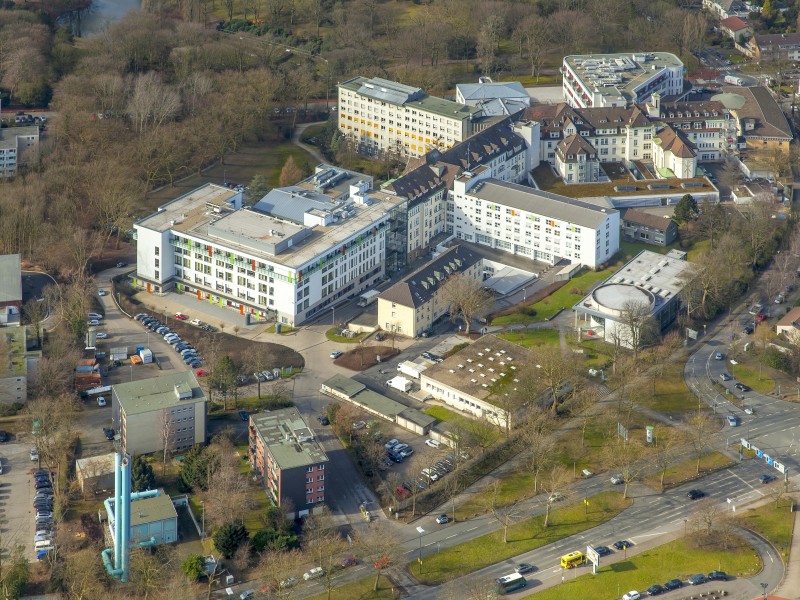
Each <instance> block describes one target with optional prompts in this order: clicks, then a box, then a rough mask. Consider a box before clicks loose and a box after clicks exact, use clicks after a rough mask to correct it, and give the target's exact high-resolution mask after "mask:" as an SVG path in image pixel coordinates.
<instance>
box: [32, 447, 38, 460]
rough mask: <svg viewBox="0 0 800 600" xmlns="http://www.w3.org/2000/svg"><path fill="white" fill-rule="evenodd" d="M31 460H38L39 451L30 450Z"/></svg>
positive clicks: (35, 449) (36, 449)
mask: <svg viewBox="0 0 800 600" xmlns="http://www.w3.org/2000/svg"><path fill="white" fill-rule="evenodd" d="M31 460H32V461H37V460H39V449H38V448H31Z"/></svg>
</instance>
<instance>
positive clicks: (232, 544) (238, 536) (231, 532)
mask: <svg viewBox="0 0 800 600" xmlns="http://www.w3.org/2000/svg"><path fill="white" fill-rule="evenodd" d="M248 538H249V536H248V535H247V529H245V527H244V525H242V524H241V523H240V522H236V521H228V522H227V523H224V524H223V525H222V526H221V527H220V528H219V529H217V530H216V531H215V532H214V535H213V536H212V539H213V540H214V547H215V548H216V549H217V550H218V551H219V552H220V554H222V556H223V557H224V558H230V557H232V556H233V555H234V554H236V551H237V550H238V549H239V546H241V545H242V544H243V543H245V542H246V541H247V540H248Z"/></svg>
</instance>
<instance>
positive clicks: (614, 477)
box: [611, 475, 625, 485]
mask: <svg viewBox="0 0 800 600" xmlns="http://www.w3.org/2000/svg"><path fill="white" fill-rule="evenodd" d="M611 483H613V484H614V485H619V484H621V483H625V479H624V478H623V477H622V475H612V476H611Z"/></svg>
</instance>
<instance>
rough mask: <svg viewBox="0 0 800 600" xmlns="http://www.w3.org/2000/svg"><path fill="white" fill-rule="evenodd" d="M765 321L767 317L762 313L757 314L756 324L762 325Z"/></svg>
mask: <svg viewBox="0 0 800 600" xmlns="http://www.w3.org/2000/svg"><path fill="white" fill-rule="evenodd" d="M766 320H767V315H765V314H764V313H758V314H757V315H756V323H763V322H764V321H766Z"/></svg>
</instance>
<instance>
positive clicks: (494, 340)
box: [423, 335, 530, 402]
mask: <svg viewBox="0 0 800 600" xmlns="http://www.w3.org/2000/svg"><path fill="white" fill-rule="evenodd" d="M480 357H484V358H480ZM529 357H530V351H529V350H528V349H527V348H523V347H522V346H518V345H517V344H514V343H513V342H509V341H507V340H504V339H501V338H498V337H497V336H494V335H485V336H483V337H481V338H480V339H479V340H478V341H476V342H475V343H474V344H471V345H469V346H467V347H466V348H464V349H462V350H459V351H458V352H456V353H455V354H454V355H452V356H450V357H448V358H446V359H445V360H444V362H441V363H439V364H437V365H434V366H432V367H431V368H429V369H428V370H426V371H425V373H424V374H423V377H425V378H427V379H430V380H432V381H437V382H440V383H442V384H444V385H446V386H448V387H450V388H452V389H456V390H458V391H459V392H462V393H464V394H466V395H469V396H472V397H474V398H477V399H478V400H486V401H487V402H491V399H490V398H489V396H491V394H492V393H494V391H495V389H494V384H498V385H503V384H504V383H507V384H509V385H513V383H514V382H513V379H512V374H513V371H512V369H514V367H513V366H510V368H508V369H507V368H506V367H505V366H502V363H506V364H507V362H510V361H514V362H516V361H523V363H522V364H526V363H527V361H528V360H529ZM500 358H502V363H501V360H500ZM484 359H486V362H485V363H484V362H483V360H484ZM488 359H492V361H493V362H489V360H488ZM479 360H480V361H481V362H478V361H479ZM468 363H472V365H473V366H472V367H470V368H469V369H468V372H469V375H467V376H465V373H464V371H463V370H461V369H460V368H459V365H463V364H468Z"/></svg>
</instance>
